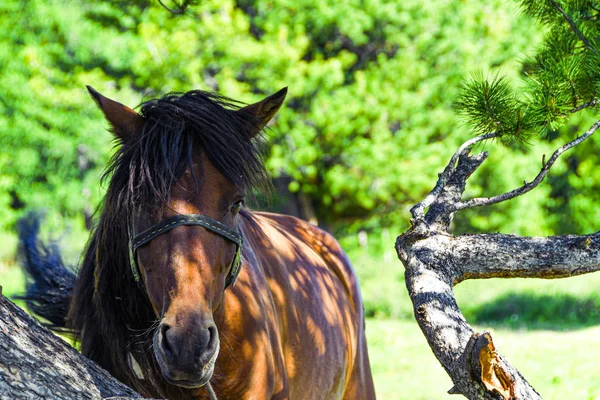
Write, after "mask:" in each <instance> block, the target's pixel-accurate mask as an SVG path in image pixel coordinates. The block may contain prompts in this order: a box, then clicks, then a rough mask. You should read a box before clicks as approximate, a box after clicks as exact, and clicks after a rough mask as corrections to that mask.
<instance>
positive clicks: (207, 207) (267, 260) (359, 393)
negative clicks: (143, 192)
mask: <svg viewBox="0 0 600 400" xmlns="http://www.w3.org/2000/svg"><path fill="white" fill-rule="evenodd" d="M198 164H201V165H202V168H199V169H198V171H196V173H198V172H199V170H200V169H201V170H202V171H203V177H204V179H203V184H202V187H201V188H200V191H199V194H198V195H197V196H193V197H191V198H190V194H189V193H191V191H190V190H189V189H190V188H189V183H190V182H187V181H188V180H189V177H190V176H191V175H192V174H187V175H186V176H185V177H184V178H182V180H181V181H180V182H179V183H178V185H176V186H175V187H174V189H173V194H172V203H171V204H170V205H169V207H166V208H165V211H164V215H163V217H166V216H170V215H174V214H177V213H179V214H200V213H201V214H204V215H208V216H210V217H212V218H215V219H216V218H218V217H219V214H220V211H219V210H222V209H223V208H225V207H223V205H224V204H230V203H232V202H234V201H235V200H234V199H236V198H237V197H236V196H239V194H238V193H237V192H236V191H235V188H234V187H233V185H232V184H231V183H229V182H227V180H225V179H224V178H223V177H222V176H221V175H220V174H219V172H218V171H217V170H216V169H215V168H214V167H213V166H212V165H211V164H210V162H209V161H207V160H206V157H202V159H201V161H200V160H199V162H198ZM223 199H226V200H223ZM221 219H222V220H223V221H224V222H228V223H229V224H232V225H233V226H235V225H236V224H239V226H240V227H241V231H242V234H243V236H244V238H245V246H244V249H243V255H244V262H243V267H242V272H241V274H240V276H239V279H238V282H237V284H236V286H234V287H231V288H229V289H228V290H227V291H225V292H224V293H223V292H222V290H223V279H224V274H225V273H226V272H227V271H225V268H217V270H220V272H221V274H220V276H219V274H216V273H215V268H214V266H216V265H220V264H222V265H229V264H230V261H231V258H232V257H233V245H232V244H230V243H228V242H227V241H225V240H224V239H223V238H222V237H220V236H218V235H215V234H214V233H211V232H208V231H206V230H204V229H203V228H201V227H179V228H176V229H174V230H173V231H171V232H169V233H167V234H165V235H163V236H161V237H159V238H157V239H155V240H154V241H153V242H151V243H150V244H149V245H148V246H146V248H142V249H143V251H142V249H140V251H139V259H140V261H141V263H140V264H141V266H142V272H143V275H144V279H145V283H146V285H147V287H148V292H149V294H150V297H151V299H156V300H153V304H154V306H155V309H156V310H157V313H158V314H159V315H161V316H163V320H165V319H168V320H169V321H173V320H175V319H178V320H180V321H184V323H185V321H187V320H188V319H189V318H186V315H189V314H190V313H192V314H198V315H205V314H208V315H210V314H212V318H214V321H215V323H216V326H217V328H218V331H219V335H220V342H221V351H220V353H219V357H218V359H217V363H216V367H215V372H214V377H213V379H212V383H213V387H214V388H215V391H216V392H217V395H218V397H219V398H231V399H372V398H374V389H373V382H372V378H371V373H370V368H369V363H368V355H367V347H366V339H365V331H364V314H363V306H362V299H361V296H360V290H359V288H358V282H357V280H356V276H355V274H354V271H353V269H352V267H351V265H350V262H349V261H348V259H347V257H346V255H345V254H344V252H343V251H342V249H341V248H340V246H339V245H338V243H337V242H336V241H335V239H333V238H332V237H331V236H330V235H329V234H327V233H325V232H323V231H322V230H320V229H319V228H317V227H315V226H312V225H310V224H308V223H306V222H304V221H301V220H299V219H296V218H293V217H289V216H283V215H277V214H269V213H260V212H248V211H246V212H242V214H241V215H239V216H235V217H233V218H232V217H231V216H229V217H225V218H223V217H222V216H221ZM145 260H154V261H153V262H147V261H146V262H145ZM157 260H159V262H158V263H157V262H156V261H157ZM149 263H151V264H153V269H158V271H159V273H155V274H154V275H157V276H158V278H157V279H149V278H148V276H147V274H146V273H144V270H145V269H146V268H147V266H148V264H149ZM157 265H158V266H157ZM211 266H212V267H211ZM165 287H168V288H169V290H168V292H169V293H168V294H166V293H165ZM192 392H193V394H194V395H195V396H198V398H203V396H204V395H205V394H206V390H205V389H204V388H201V389H197V390H192Z"/></svg>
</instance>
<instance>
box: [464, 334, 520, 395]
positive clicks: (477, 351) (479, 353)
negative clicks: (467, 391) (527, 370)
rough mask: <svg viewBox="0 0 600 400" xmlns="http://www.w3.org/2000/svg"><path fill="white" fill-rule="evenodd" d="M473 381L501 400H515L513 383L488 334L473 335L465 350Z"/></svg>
mask: <svg viewBox="0 0 600 400" xmlns="http://www.w3.org/2000/svg"><path fill="white" fill-rule="evenodd" d="M465 351H466V352H468V353H467V357H468V359H469V360H470V363H469V365H468V367H469V368H470V370H471V375H472V376H473V378H474V379H476V380H477V381H479V382H481V383H482V384H483V386H484V387H485V389H486V390H487V391H488V392H491V393H494V394H496V395H499V396H501V397H500V398H502V399H503V400H511V399H516V396H515V381H514V379H513V378H512V376H511V374H510V372H509V371H508V368H507V367H506V365H505V362H504V360H503V359H502V358H501V357H500V355H499V354H498V352H497V351H496V347H495V346H494V342H493V340H492V335H490V334H489V332H484V333H482V334H480V333H474V334H473V335H472V336H471V339H470V340H469V343H468V344H467V347H466V349H465Z"/></svg>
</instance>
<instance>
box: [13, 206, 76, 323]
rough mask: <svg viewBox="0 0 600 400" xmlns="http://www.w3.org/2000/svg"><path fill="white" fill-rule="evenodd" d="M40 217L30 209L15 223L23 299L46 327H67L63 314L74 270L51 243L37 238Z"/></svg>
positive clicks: (21, 297) (65, 311)
mask: <svg viewBox="0 0 600 400" xmlns="http://www.w3.org/2000/svg"><path fill="white" fill-rule="evenodd" d="M40 219H41V217H40V216H39V215H38V214H36V213H30V214H28V215H27V216H25V217H24V218H22V219H21V220H19V222H18V223H17V229H18V232H19V259H20V260H19V261H20V264H21V266H22V268H23V270H24V272H25V275H26V282H27V283H26V289H27V291H26V293H25V294H24V295H21V296H17V298H19V299H22V300H25V302H26V304H27V307H28V308H29V310H30V311H31V312H33V313H34V314H37V315H38V316H40V317H42V318H43V319H44V320H46V321H47V322H46V323H45V324H46V325H47V326H48V327H49V328H51V329H53V330H58V331H65V330H66V329H67V314H68V312H69V304H70V302H71V296H72V294H73V286H74V285H75V278H76V276H75V273H74V272H73V271H72V270H71V269H69V268H67V267H65V265H64V263H63V261H62V258H61V256H60V252H59V250H58V247H57V245H56V244H55V243H49V244H47V245H46V244H44V243H42V241H41V240H40V238H39V231H40Z"/></svg>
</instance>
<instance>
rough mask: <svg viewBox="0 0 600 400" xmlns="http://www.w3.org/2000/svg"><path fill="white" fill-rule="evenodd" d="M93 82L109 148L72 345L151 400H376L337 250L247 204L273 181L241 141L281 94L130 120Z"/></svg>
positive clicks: (152, 111) (349, 276) (199, 100)
mask: <svg viewBox="0 0 600 400" xmlns="http://www.w3.org/2000/svg"><path fill="white" fill-rule="evenodd" d="M88 89H89V90H90V93H91V94H92V96H93V98H94V99H95V101H96V103H97V104H98V105H99V107H100V109H101V110H102V112H103V113H104V115H105V117H106V119H107V120H108V122H109V123H110V125H111V128H112V131H113V132H114V134H115V135H116V138H117V140H118V142H119V144H120V147H119V149H118V151H117V153H116V154H115V156H114V157H113V159H112V160H111V163H110V164H109V167H108V169H107V173H106V175H105V179H106V180H108V181H109V183H108V190H107V195H106V198H105V200H104V203H103V206H102V211H101V215H100V220H99V224H98V226H97V228H96V229H95V231H94V232H93V235H92V237H91V239H90V242H89V243H88V247H87V250H86V252H85V256H84V259H83V263H82V266H81V270H80V272H79V275H78V277H77V280H76V283H75V287H74V289H73V292H72V295H71V296H70V297H71V301H70V310H69V316H68V320H67V322H68V325H69V328H70V329H71V330H72V331H73V332H74V333H75V334H76V335H78V337H79V339H80V341H81V349H82V352H83V353H84V354H85V355H86V356H88V357H90V358H91V359H93V360H95V361H97V362H98V363H99V364H100V365H102V366H103V367H104V368H106V369H108V370H109V371H110V372H111V373H112V374H113V375H114V376H116V377H117V378H118V379H120V380H121V381H123V382H124V383H126V384H128V385H130V386H132V387H133V388H135V389H136V390H138V391H139V392H140V393H142V394H144V395H146V396H149V397H167V398H170V399H180V398H181V399H183V398H185V399H196V398H198V399H202V398H214V397H215V395H216V397H217V398H219V399H311V400H312V399H373V398H375V393H374V388H373V381H372V377H371V371H370V367H369V359H368V355H367V345H366V339H365V319H364V313H363V304H362V299H361V295H360V290H359V287H358V282H357V278H356V275H355V273H354V271H353V269H352V266H351V265H350V262H349V261H348V259H347V257H346V255H345V254H344V252H343V251H342V249H341V248H340V246H339V244H338V243H337V242H336V241H335V239H334V238H333V237H331V236H330V235H329V234H327V233H326V232H324V231H322V230H320V229H319V228H317V227H315V226H312V225H310V224H308V223H306V222H304V221H301V220H299V219H296V218H293V217H289V216H283V215H276V214H270V213H262V212H253V211H250V210H248V209H246V208H245V200H246V196H248V195H251V194H252V190H255V189H256V188H259V189H260V188H264V187H265V186H266V185H265V183H266V182H268V180H267V175H266V172H265V170H264V167H263V164H262V163H261V160H260V157H259V153H258V151H257V149H256V147H255V144H254V141H253V140H252V139H253V138H254V137H255V136H256V135H258V134H259V133H260V132H261V130H262V129H263V128H264V126H265V125H266V124H267V122H268V121H269V120H270V119H271V118H272V117H273V116H274V114H275V113H276V112H277V111H278V109H279V107H280V106H281V104H282V102H283V99H284V98H285V95H286V89H283V90H281V91H280V92H278V93H276V94H274V95H272V96H270V97H267V98H266V99H264V100H262V101H261V102H258V103H256V104H252V105H249V106H246V107H243V108H239V109H238V108H237V107H236V106H235V105H234V104H232V101H230V100H227V99H225V98H223V97H220V96H217V95H214V94H210V93H206V92H201V91H191V92H188V93H185V94H173V95H168V96H166V97H164V98H161V99H157V100H151V101H148V102H145V103H144V104H143V105H142V107H141V113H140V114H138V113H136V112H135V111H133V110H132V109H130V108H128V107H125V106H123V105H122V104H120V103H117V102H115V101H113V100H110V99H108V98H106V97H104V96H102V95H101V94H100V93H98V92H96V91H95V90H93V89H92V88H89V87H88Z"/></svg>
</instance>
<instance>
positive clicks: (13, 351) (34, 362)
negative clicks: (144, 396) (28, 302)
mask: <svg viewBox="0 0 600 400" xmlns="http://www.w3.org/2000/svg"><path fill="white" fill-rule="evenodd" d="M1 293H2V292H1V287H0V399H3V400H4V399H11V400H12V399H14V400H18V399H108V398H112V399H123V400H124V399H131V398H135V399H139V398H141V396H140V395H139V394H138V393H136V392H135V391H133V390H132V389H130V388H129V387H127V386H125V385H123V384H122V383H120V382H119V381H117V380H116V379H115V378H113V377H112V376H110V374H109V373H108V372H106V371H105V370H103V369H102V368H100V367H99V366H98V365H97V364H95V363H94V362H92V361H90V360H88V359H87V358H85V357H84V356H82V355H81V354H79V352H77V351H76V350H75V349H74V348H72V347H71V346H69V345H68V344H67V343H66V342H65V341H64V340H62V339H61V338H59V337H58V336H56V335H54V334H53V333H52V332H50V331H49V330H47V329H46V328H44V327H42V326H41V325H39V324H38V323H37V322H36V321H35V320H34V319H33V318H31V317H30V316H29V315H27V314H26V313H25V312H24V311H23V310H21V309H20V308H19V307H17V306H16V305H15V304H13V303H12V302H11V301H10V300H8V299H7V298H6V297H4V296H2V295H1Z"/></svg>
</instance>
